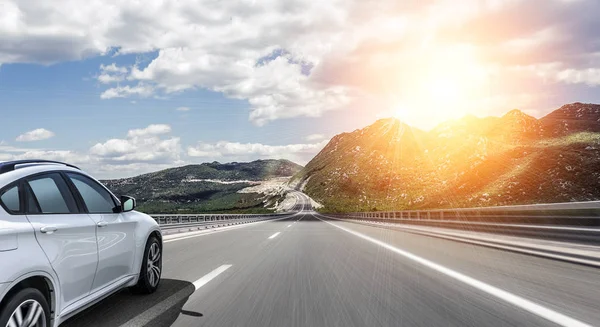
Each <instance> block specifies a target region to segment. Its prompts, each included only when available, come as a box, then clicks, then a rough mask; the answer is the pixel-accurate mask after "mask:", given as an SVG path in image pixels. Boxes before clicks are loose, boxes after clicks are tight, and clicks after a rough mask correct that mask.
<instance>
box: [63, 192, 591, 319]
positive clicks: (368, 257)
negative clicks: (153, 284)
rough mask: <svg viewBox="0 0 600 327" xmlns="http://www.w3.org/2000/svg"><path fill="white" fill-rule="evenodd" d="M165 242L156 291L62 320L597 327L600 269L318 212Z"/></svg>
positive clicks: (120, 297)
mask: <svg viewBox="0 0 600 327" xmlns="http://www.w3.org/2000/svg"><path fill="white" fill-rule="evenodd" d="M297 197H298V198H299V201H300V205H301V207H302V211H300V212H298V213H297V214H294V215H290V216H286V217H285V218H282V219H279V220H271V221H267V222H261V223H255V224H248V225H243V226H241V227H236V228H229V229H227V228H225V229H222V230H220V231H216V232H211V233H199V234H197V235H195V236H193V237H185V238H180V239H169V240H167V241H165V244H164V263H163V265H164V271H163V281H162V284H161V287H160V288H159V291H158V292H157V293H156V294H153V295H150V296H136V295H132V294H130V293H129V292H128V291H123V292H121V293H119V294H116V295H114V296H112V297H110V298H109V299H106V300H105V301H103V302H101V303H100V304H98V305H96V306H95V307H92V308H91V309H89V310H87V311H85V312H84V313H82V314H80V315H78V316H76V317H74V318H72V319H71V320H69V321H67V322H66V323H65V324H63V325H62V326H91V327H93V326H178V327H179V326H256V327H258V326H260V327H263V326H473V327H479V326H560V325H562V326H586V325H589V326H594V325H600V310H599V309H598V308H600V274H599V273H598V270H597V269H594V268H591V267H586V266H581V265H575V264H569V263H565V262H560V261H553V260H549V259H544V258H538V257H532V256H527V255H522V254H517V253H512V252H506V251H500V250H495V249H491V248H486V247H479V246H475V245H469V244H463V243H459V242H453V241H448V240H443V239H437V238H432V237H427V236H421V235H415V234H410V233H405V232H401V231H395V230H390V229H383V228H378V227H373V226H365V225H359V224H353V223H349V222H340V221H336V220H329V219H327V218H326V217H324V216H321V215H319V214H317V213H316V212H314V211H311V210H310V201H309V199H308V198H307V197H306V196H304V195H303V194H301V193H297Z"/></svg>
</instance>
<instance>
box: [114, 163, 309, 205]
mask: <svg viewBox="0 0 600 327" xmlns="http://www.w3.org/2000/svg"><path fill="white" fill-rule="evenodd" d="M301 169H302V166H300V165H297V164H295V163H293V162H291V161H288V160H257V161H253V162H232V163H224V164H222V163H218V162H212V163H203V164H199V165H188V166H183V167H177V168H170V169H165V170H161V171H158V172H153V173H149V174H144V175H140V176H136V177H131V178H123V179H114V180H106V181H103V183H104V184H105V185H106V186H107V187H108V188H109V189H110V190H111V191H113V193H115V194H118V195H125V194H126V195H130V196H133V197H135V198H136V200H137V201H138V204H139V208H140V210H142V211H144V212H148V213H177V212H188V211H189V212H204V211H230V210H236V211H240V210H242V211H243V210H246V211H248V210H250V211H256V212H262V211H263V208H264V204H265V202H270V201H271V200H272V199H267V198H265V197H264V195H262V194H257V193H238V191H240V190H242V189H244V188H247V187H250V186H254V185H256V184H260V183H261V182H262V181H266V180H269V179H273V178H281V177H290V176H292V175H294V174H296V173H298V172H299V171H300V170H301Z"/></svg>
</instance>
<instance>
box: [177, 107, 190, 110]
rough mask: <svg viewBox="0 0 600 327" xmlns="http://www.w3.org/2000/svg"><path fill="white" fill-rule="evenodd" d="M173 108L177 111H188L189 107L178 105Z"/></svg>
mask: <svg viewBox="0 0 600 327" xmlns="http://www.w3.org/2000/svg"><path fill="white" fill-rule="evenodd" d="M175 110H177V111H190V107H179V108H176V109H175Z"/></svg>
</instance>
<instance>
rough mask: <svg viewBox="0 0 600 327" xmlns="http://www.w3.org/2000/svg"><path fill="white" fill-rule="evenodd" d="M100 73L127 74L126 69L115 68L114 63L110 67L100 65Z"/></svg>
mask: <svg viewBox="0 0 600 327" xmlns="http://www.w3.org/2000/svg"><path fill="white" fill-rule="evenodd" d="M100 71H102V72H105V73H121V74H124V73H127V68H126V67H119V66H117V64H115V63H114V62H113V63H112V64H110V65H103V64H101V65H100Z"/></svg>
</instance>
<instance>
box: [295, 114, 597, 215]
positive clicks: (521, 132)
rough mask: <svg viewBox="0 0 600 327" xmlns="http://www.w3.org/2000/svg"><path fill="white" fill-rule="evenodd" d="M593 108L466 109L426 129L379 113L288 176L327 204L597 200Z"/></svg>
mask: <svg viewBox="0 0 600 327" xmlns="http://www.w3.org/2000/svg"><path fill="white" fill-rule="evenodd" d="M599 119H600V106H599V105H590V104H579V103H575V104H571V105H566V106H563V107H561V108H560V109H558V110H556V111H555V112H553V113H551V114H549V115H547V116H546V117H544V118H542V119H536V118H534V117H532V116H529V115H526V114H525V113H523V112H521V111H519V110H513V111H510V112H508V113H507V114H505V115H504V116H502V117H486V118H478V117H475V116H466V117H464V118H462V119H458V120H453V121H449V122H445V123H443V124H440V125H439V126H437V127H436V128H434V129H433V130H431V131H429V132H424V131H421V130H418V129H416V128H413V127H410V126H408V125H406V124H404V123H402V122H399V121H398V120H395V119H384V120H379V121H377V122H375V123H374V124H373V125H371V126H368V127H366V128H363V129H360V130H356V131H354V132H352V133H343V134H340V135H337V136H335V137H334V138H333V139H332V140H331V141H330V142H329V144H328V145H327V146H326V147H325V148H324V149H323V150H322V151H321V152H320V153H319V154H318V155H317V156H316V157H315V158H314V159H313V160H311V162H309V163H308V164H307V165H306V167H305V168H304V169H303V170H302V171H301V172H299V173H298V174H296V175H295V176H294V178H293V180H292V184H293V185H296V186H297V187H298V188H302V189H304V191H305V192H306V193H308V194H309V195H310V196H311V197H313V198H314V199H315V200H317V201H318V202H320V203H322V204H323V205H325V210H328V211H364V210H399V209H420V208H449V207H474V206H491V205H510V204H526V203H548V202H563V201H584V200H597V199H600V169H599V167H600V121H599Z"/></svg>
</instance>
